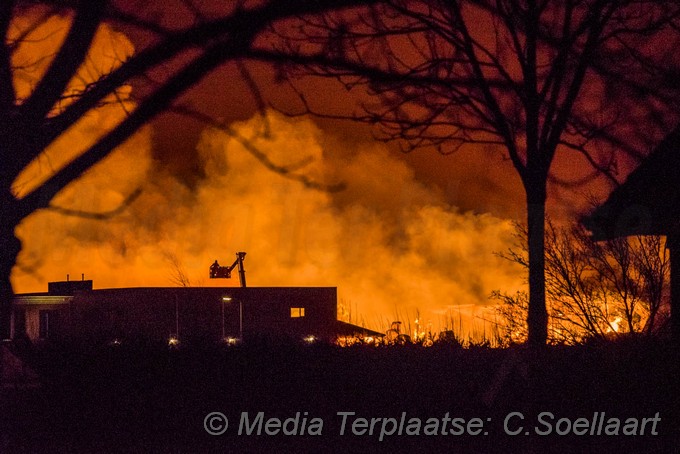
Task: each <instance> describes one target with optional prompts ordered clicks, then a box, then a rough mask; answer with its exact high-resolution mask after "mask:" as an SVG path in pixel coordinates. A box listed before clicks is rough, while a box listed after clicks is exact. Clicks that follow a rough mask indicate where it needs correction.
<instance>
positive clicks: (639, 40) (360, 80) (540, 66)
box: [280, 0, 680, 345]
mask: <svg viewBox="0 0 680 454" xmlns="http://www.w3.org/2000/svg"><path fill="white" fill-rule="evenodd" d="M679 15H680V5H678V4H677V2H673V1H659V2H648V1H619V0H593V1H584V0H567V1H562V0H560V1H553V0H526V1H516V0H493V1H492V0H447V1H438V0H436V1H426V0H416V1H413V0H408V1H407V0H390V1H388V2H387V4H386V5H383V4H380V5H376V6H373V7H372V8H371V10H370V14H366V15H364V16H362V17H360V18H356V17H353V16H350V15H346V14H344V15H343V14H332V15H325V16H321V17H320V18H316V19H310V20H308V21H307V22H306V26H305V27H304V28H302V29H300V30H298V31H297V32H296V33H294V34H292V35H291V34H290V31H289V30H281V31H280V33H281V34H282V35H285V36H286V37H287V38H288V39H289V42H293V43H295V44H294V45H292V46H291V48H290V49H295V50H299V49H303V50H304V51H305V52H307V61H308V63H309V65H308V66H307V68H306V70H305V71H303V72H293V77H292V78H291V80H292V82H293V84H294V86H297V83H296V79H295V77H306V76H309V75H313V76H322V77H327V78H334V79H337V80H338V81H340V82H341V83H342V84H344V86H345V87H346V88H347V89H348V90H355V91H359V92H360V93H362V94H364V95H365V94H368V95H372V97H371V98H369V101H367V102H366V103H365V104H364V105H363V106H362V109H361V110H359V111H354V112H350V113H348V112H346V111H345V112H343V111H338V110H337V109H336V110H333V109H331V108H329V107H328V106H317V105H314V104H313V103H311V102H309V101H308V100H307V99H306V98H305V96H304V90H303V89H301V88H299V87H298V90H299V92H300V99H301V100H302V102H303V104H304V113H309V112H311V113H315V114H317V115H321V116H326V117H331V118H352V119H354V120H358V121H363V122H366V123H369V124H377V125H378V134H379V137H380V138H382V139H383V140H397V141H399V142H400V143H401V144H403V145H404V149H405V150H406V151H410V150H413V149H415V148H419V147H431V146H434V147H437V148H438V149H439V151H440V152H442V153H445V154H449V153H453V152H455V151H456V150H457V149H459V148H460V147H465V146H470V145H472V146H477V147H480V148H482V146H483V147H484V148H493V149H497V150H499V151H500V152H503V153H504V154H505V155H506V156H507V157H508V158H509V159H510V160H511V162H512V164H513V166H514V168H515V170H516V172H517V173H518V175H519V177H520V178H521V181H522V184H523V187H524V191H525V196H526V207H527V225H528V235H527V241H528V267H529V303H528V318H527V320H528V330H529V336H528V342H529V343H530V344H532V345H543V344H545V342H546V339H547V322H548V316H547V312H546V298H545V293H546V289H545V272H544V269H545V257H544V235H545V215H546V211H545V210H546V199H547V188H548V183H549V182H554V183H562V184H567V185H578V184H580V183H584V182H588V181H590V180H592V179H594V178H597V177H598V176H599V175H605V176H606V177H607V178H608V179H609V181H610V182H612V183H613V184H617V177H616V169H617V154H618V153H619V152H623V153H627V154H629V155H632V156H634V157H638V158H639V156H641V155H642V154H643V153H644V152H645V151H646V150H647V149H649V144H651V143H654V142H655V141H657V140H659V139H660V138H661V137H663V135H664V134H665V133H666V132H667V131H668V130H669V129H670V125H674V124H675V121H676V119H677V112H678V110H677V106H678V99H679V98H678V96H677V87H676V84H675V83H673V82H672V80H673V79H674V75H675V74H677V65H676V64H675V63H676V62H677V58H676V57H675V56H674V55H673V54H672V52H670V49H672V48H673V47H674V46H673V45H670V44H669V43H677V41H678V38H679V35H678V33H677V27H678V20H679V18H678V16H679ZM298 60H299V61H301V60H302V59H301V58H299V59H298ZM333 60H337V61H342V62H344V64H342V65H337V66H332V65H329V64H328V62H332V61H333ZM329 68H332V69H329ZM361 90H363V91H361ZM480 145H482V146H480ZM558 152H559V153H572V155H573V157H572V158H571V159H572V160H573V161H574V162H578V161H579V160H580V161H584V164H585V163H587V164H588V165H590V166H591V169H590V170H589V171H588V172H589V173H588V175H585V176H584V175H582V174H581V173H582V172H576V171H575V172H574V174H573V175H571V176H570V178H571V180H570V181H562V180H558V179H557V177H555V176H553V175H552V174H551V167H552V164H553V161H554V159H555V155H556V153H558ZM577 167H579V166H577ZM580 167H581V168H583V167H586V168H587V165H586V166H583V165H581V166H580Z"/></svg>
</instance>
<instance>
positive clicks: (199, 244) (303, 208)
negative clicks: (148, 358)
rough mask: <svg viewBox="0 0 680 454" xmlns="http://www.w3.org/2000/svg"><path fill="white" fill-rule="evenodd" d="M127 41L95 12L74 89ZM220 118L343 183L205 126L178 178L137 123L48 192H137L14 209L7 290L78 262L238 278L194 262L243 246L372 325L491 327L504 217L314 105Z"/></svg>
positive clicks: (506, 237)
mask: <svg viewBox="0 0 680 454" xmlns="http://www.w3.org/2000/svg"><path fill="white" fill-rule="evenodd" d="M24 20H25V21H29V18H25V19H22V20H21V21H19V22H17V24H15V27H16V30H17V33H18V32H19V31H20V30H21V29H22V28H25V27H26V26H27V24H28V23H29V22H26V23H24V22H22V21H24ZM68 24H69V20H68V19H65V18H54V19H51V20H50V21H48V22H46V23H45V24H43V25H42V26H40V27H38V28H37V29H36V30H35V31H34V32H33V33H34V34H35V35H36V36H37V37H40V36H53V38H50V39H36V40H35V41H36V42H35V43H33V44H30V45H29V44H26V46H25V47H24V46H22V47H21V48H20V49H19V52H17V57H15V58H18V59H24V61H34V62H36V65H38V66H40V68H42V69H39V70H36V71H35V72H33V73H31V72H25V73H21V80H17V87H18V88H19V91H20V93H24V96H25V95H26V94H28V92H29V91H30V87H32V86H33V84H34V83H35V80H36V79H35V78H36V77H37V76H38V75H39V74H40V73H41V71H43V70H44V65H46V64H47V63H48V62H49V61H48V60H45V61H42V60H39V58H38V56H39V55H44V54H47V55H49V54H52V53H53V52H54V49H55V48H56V46H57V45H58V44H59V43H60V42H61V40H62V39H63V36H64V34H65V32H66V29H67V26H68ZM52 34H54V35H52ZM132 51H133V49H132V46H131V45H130V43H129V42H128V41H127V40H126V39H125V37H124V36H122V35H120V34H117V33H114V32H112V31H111V30H109V29H107V28H106V27H103V28H102V30H101V32H100V36H98V38H97V40H96V42H95V44H94V46H93V50H92V58H90V59H89V62H88V65H87V67H85V68H83V69H82V74H81V77H80V79H79V81H77V83H76V82H74V85H73V88H72V90H77V89H78V87H79V86H78V84H81V85H80V88H82V84H85V83H87V81H89V80H93V79H92V78H94V77H97V76H98V75H100V74H101V73H102V71H106V70H107V69H110V68H112V67H115V66H116V65H118V64H120V62H121V61H122V60H123V59H124V58H125V56H126V55H129V54H130V53H131V52H132ZM120 95H121V96H122V99H123V103H122V105H121V104H118V103H113V104H110V105H106V106H103V107H102V108H101V109H98V110H97V111H95V112H92V113H91V114H90V115H88V116H86V117H85V119H84V120H83V121H82V122H81V123H79V124H77V125H76V126H75V127H74V128H72V130H71V131H69V133H68V134H67V135H66V136H65V137H64V138H62V139H61V140H60V141H59V142H58V143H56V144H55V145H54V146H53V147H51V148H50V149H48V150H47V151H46V152H45V154H44V156H42V157H41V158H40V159H38V160H37V161H36V162H35V163H33V165H31V166H30V168H29V169H27V170H26V172H24V174H22V176H21V177H20V178H19V179H18V180H17V181H16V182H15V185H14V186H15V191H16V193H17V194H19V195H20V194H23V193H25V192H26V191H27V190H29V189H30V188H31V187H33V186H34V185H35V184H39V182H40V181H43V179H44V178H45V177H46V176H47V175H49V173H50V171H51V170H52V169H54V168H59V167H60V166H62V165H63V164H64V163H66V162H68V161H69V160H70V159H72V158H73V156H75V155H76V154H77V153H78V152H80V151H81V150H83V149H84V148H85V147H86V146H87V145H88V144H91V143H93V142H94V141H95V140H96V139H97V138H98V137H100V136H101V134H103V133H104V132H105V131H108V130H109V129H110V128H111V127H112V126H113V125H115V124H117V123H118V122H119V121H120V120H121V119H122V118H123V116H124V115H125V111H124V109H123V107H124V106H125V104H126V103H130V101H129V99H130V92H129V91H127V92H123V93H120ZM127 105H128V107H129V106H132V104H127ZM233 129H234V130H235V131H236V132H237V133H238V134H239V136H241V137H244V138H248V139H249V143H250V144H251V145H254V146H256V147H257V148H258V149H259V150H260V151H262V152H263V153H265V154H266V155H267V156H268V158H269V159H270V160H271V161H272V162H274V163H275V164H277V165H280V166H286V167H289V168H291V169H294V170H293V173H295V174H304V175H305V176H306V177H307V178H309V179H310V180H312V181H315V182H320V183H325V184H335V183H343V184H344V185H345V190H343V191H340V192H336V193H331V192H325V191H318V190H315V189H311V188H308V187H305V186H304V185H302V184H301V183H299V182H297V181H292V180H291V179H287V178H285V177H283V176H282V175H279V174H277V173H275V172H272V171H270V170H268V169H266V168H265V167H264V166H263V165H262V164H261V163H260V162H259V161H258V160H256V159H255V158H254V157H253V156H252V155H251V154H250V153H249V152H248V151H247V149H246V148H245V147H244V146H243V144H242V143H240V142H239V141H238V140H235V139H234V138H233V137H230V136H229V135H227V134H225V133H224V132H220V131H217V130H213V129H206V130H205V131H204V132H203V135H202V138H201V141H200V143H199V144H198V153H199V155H200V158H201V161H202V163H203V172H204V174H205V178H204V179H202V180H201V181H200V182H199V184H198V185H197V186H196V187H194V188H188V187H187V186H185V185H183V184H182V183H181V182H179V181H178V180H177V179H175V178H174V177H173V176H172V175H169V174H168V173H166V172H165V171H164V170H163V166H162V165H158V164H159V163H155V162H153V160H152V159H151V146H152V136H151V132H150V130H148V129H147V130H143V131H142V132H140V133H139V134H137V135H136V136H135V137H134V138H133V139H131V140H130V141H128V142H127V143H126V144H125V145H124V146H123V147H121V148H120V149H119V150H117V151H116V152H115V153H114V154H113V155H112V156H111V157H109V158H108V159H107V160H106V161H105V162H103V163H102V164H101V165H99V166H97V167H95V168H93V169H92V170H91V171H90V172H88V173H87V174H86V175H84V176H83V177H82V178H81V179H80V180H79V181H78V182H76V183H75V184H73V185H72V186H71V187H69V188H68V189H67V190H65V191H63V192H62V193H61V194H59V195H58V197H57V199H56V200H55V201H54V204H56V205H59V206H62V207H66V208H70V209H74V210H82V211H91V212H104V211H109V210H112V209H114V208H116V207H117V206H118V204H119V203H121V201H123V200H124V199H125V197H126V195H128V194H130V193H131V192H132V191H134V190H135V189H136V188H138V187H141V188H142V190H143V193H142V195H141V196H140V197H139V198H138V199H137V200H136V201H135V202H134V203H133V204H132V205H131V206H129V207H128V208H127V210H126V211H125V212H124V213H123V214H121V215H119V216H117V217H115V218H112V219H110V220H107V221H96V220H89V219H83V218H78V217H65V216H63V215H59V214H56V213H54V212H49V211H43V212H39V213H36V214H34V215H33V216H31V217H29V218H28V219H26V220H25V222H23V223H22V224H21V226H20V227H19V228H18V231H17V233H18V236H19V237H20V238H21V239H22V241H23V246H24V248H23V250H22V253H21V255H20V257H19V265H18V266H17V267H15V269H14V272H13V274H12V282H13V285H14V288H15V290H16V291H17V292H30V291H44V289H45V288H46V284H47V282H48V281H53V280H63V279H64V278H65V277H66V274H67V273H68V274H71V275H72V276H73V275H80V273H85V275H86V276H87V278H88V279H92V280H93V281H94V286H95V288H109V287H133V286H171V285H176V280H173V276H174V275H176V274H177V273H178V272H180V271H181V274H182V275H183V276H185V277H186V278H187V280H188V281H187V282H186V283H185V284H188V285H193V286H224V285H225V284H226V285H228V286H237V285H238V279H234V278H232V279H231V280H227V281H224V280H219V281H218V282H215V281H212V280H209V279H208V267H209V265H210V264H211V263H212V262H213V261H214V260H215V259H218V260H220V261H222V260H224V261H229V260H230V259H231V258H232V256H233V252H234V251H237V250H238V251H241V250H242V251H247V252H248V257H247V259H246V269H247V273H248V274H247V276H248V283H249V285H252V286H337V287H338V295H339V301H351V306H352V307H354V308H355V309H354V314H353V317H350V314H349V313H348V312H347V311H346V308H344V307H342V305H341V307H340V308H339V312H340V313H339V314H338V315H339V318H340V319H342V320H346V321H350V322H352V323H357V322H359V323H358V324H362V325H365V326H367V327H370V328H374V329H376V330H379V331H383V332H384V331H385V329H386V327H385V322H384V320H386V319H397V318H401V319H403V320H409V319H412V318H413V317H412V314H416V313H419V314H421V320H425V321H426V322H424V323H420V322H417V323H416V326H415V327H414V326H411V327H410V328H408V329H407V328H406V327H405V329H404V331H403V332H404V333H409V334H413V338H414V339H416V340H423V339H425V338H426V336H428V333H430V332H438V331H441V330H454V331H456V333H458V334H460V335H461V336H463V337H465V338H467V337H470V336H472V335H473V334H474V333H478V334H481V333H483V332H484V331H485V330H488V329H489V328H488V327H486V328H485V323H486V322H485V321H484V319H485V316H484V314H485V313H491V312H493V311H492V308H491V307H490V306H489V300H488V296H489V295H490V293H491V291H492V290H495V289H504V290H508V291H513V289H519V288H523V282H522V281H523V276H522V271H521V270H519V269H517V268H515V267H514V265H513V264H511V263H508V262H506V261H504V260H502V259H500V258H498V257H496V256H495V255H494V252H497V251H501V250H505V249H507V247H509V246H510V245H511V244H512V233H513V227H512V225H511V222H510V220H508V219H502V218H499V217H496V216H493V215H491V214H486V213H472V212H460V211H459V210H458V209H457V208H456V207H454V206H451V205H449V204H448V203H447V202H446V199H445V197H444V195H443V194H442V193H441V191H439V190H437V189H436V188H432V187H429V186H427V185H425V184H423V183H422V182H421V181H419V180H418V178H416V175H415V173H414V170H413V169H412V168H411V167H410V166H409V165H407V164H406V163H405V161H404V160H403V159H402V158H401V157H399V156H397V155H395V154H394V153H391V152H389V151H388V149H387V148H386V147H385V146H383V145H381V144H372V145H366V144H360V145H357V147H356V148H354V149H346V148H340V147H339V146H338V145H337V143H339V142H338V141H337V140H336V139H335V138H334V137H333V136H332V135H330V134H328V133H324V132H323V131H322V130H321V129H319V128H318V127H317V126H316V125H315V124H314V122H313V121H311V120H309V119H288V118H285V117H283V116H281V115H278V114H275V113H268V114H267V116H266V118H261V117H259V116H255V117H254V118H252V119H250V120H248V121H244V122H241V123H237V124H234V125H233ZM263 131H267V134H263ZM265 135H266V136H267V137H266V138H265V137H264V136H265ZM451 314H456V315H455V326H453V325H454V322H453V318H452V316H451ZM414 328H415V331H413V330H414Z"/></svg>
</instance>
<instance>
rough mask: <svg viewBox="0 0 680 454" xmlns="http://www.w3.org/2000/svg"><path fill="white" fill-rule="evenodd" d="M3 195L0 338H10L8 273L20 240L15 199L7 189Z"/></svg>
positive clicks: (12, 294)
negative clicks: (16, 233)
mask: <svg viewBox="0 0 680 454" xmlns="http://www.w3.org/2000/svg"><path fill="white" fill-rule="evenodd" d="M5 195H6V196H5V197H2V207H1V208H0V340H3V339H9V338H10V327H11V316H12V299H13V298H14V291H13V290H12V283H11V282H10V275H11V273H12V268H13V267H14V264H15V263H16V260H17V256H18V255H19V252H20V251H21V241H19V239H18V238H17V237H16V236H15V235H14V229H15V228H16V226H17V224H18V222H16V210H15V209H14V206H15V203H14V202H15V199H14V197H13V196H12V195H11V194H9V191H7V192H6V194H5Z"/></svg>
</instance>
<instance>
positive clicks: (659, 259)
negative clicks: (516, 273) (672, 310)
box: [494, 221, 670, 344]
mask: <svg viewBox="0 0 680 454" xmlns="http://www.w3.org/2000/svg"><path fill="white" fill-rule="evenodd" d="M526 236H527V229H526V227H525V226H522V225H519V224H518V225H517V227H516V238H517V245H516V247H515V248H511V249H509V250H508V251H506V252H503V253H501V254H500V255H501V256H502V257H504V258H506V259H508V260H510V261H512V262H515V263H518V264H519V265H521V266H523V267H528V265H529V263H528V261H527V255H528V251H527V247H526V245H527V241H526ZM545 257H546V294H547V303H548V312H549V316H550V323H549V330H548V333H549V339H550V341H551V342H555V343H568V344H575V343H579V342H582V341H584V340H586V339H593V338H594V339H602V338H607V337H612V336H617V335H619V334H643V335H645V336H648V337H649V336H652V335H654V334H655V333H656V332H657V331H656V330H658V328H659V327H660V326H661V325H663V322H664V320H665V318H664V316H665V315H667V314H664V313H663V311H662V303H663V302H664V298H665V297H666V296H667V294H668V292H667V290H668V286H669V278H670V257H669V253H668V251H667V250H666V248H665V245H664V241H663V240H662V238H661V237H660V236H640V235H638V236H634V237H630V238H617V239H615V240H611V241H604V242H596V241H594V240H593V239H592V238H591V237H590V236H589V235H588V233H587V232H586V230H585V228H584V227H583V226H581V225H575V226H573V227H571V228H564V227H557V226H555V225H554V224H553V223H552V222H550V221H549V222H548V223H547V227H546V236H545ZM494 298H495V299H497V300H499V301H500V305H499V308H498V313H499V315H500V316H501V318H502V319H503V320H504V322H505V323H504V328H505V338H506V340H507V341H509V342H520V341H522V340H523V339H525V338H526V327H525V325H524V323H522V321H523V319H524V318H526V311H527V302H528V298H527V294H526V292H518V293H516V294H506V293H502V292H494Z"/></svg>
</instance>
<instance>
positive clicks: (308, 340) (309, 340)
mask: <svg viewBox="0 0 680 454" xmlns="http://www.w3.org/2000/svg"><path fill="white" fill-rule="evenodd" d="M303 340H304V341H305V342H306V343H308V344H313V343H314V342H316V340H317V339H316V336H314V335H313V334H310V335H309V336H306V337H304V338H303Z"/></svg>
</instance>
